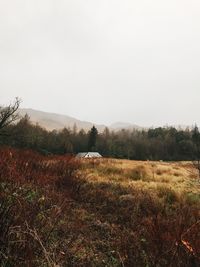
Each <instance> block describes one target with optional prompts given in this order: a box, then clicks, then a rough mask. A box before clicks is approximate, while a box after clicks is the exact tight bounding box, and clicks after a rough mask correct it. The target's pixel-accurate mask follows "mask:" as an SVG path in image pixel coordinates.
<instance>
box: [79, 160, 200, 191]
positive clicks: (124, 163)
mask: <svg viewBox="0 0 200 267" xmlns="http://www.w3.org/2000/svg"><path fill="white" fill-rule="evenodd" d="M191 170H192V164H191V163H189V162H169V163H168V162H158V161H157V162H152V161H131V160H117V159H101V160H84V161H83V169H82V174H84V177H86V179H87V181H88V182H91V183H95V184H99V183H102V182H103V183H109V184H110V183H113V184H120V186H123V187H124V188H129V189H130V188H134V189H144V190H150V191H152V190H155V191H157V188H158V187H159V188H160V187H167V188H171V189H173V190H175V192H176V193H178V194H179V193H180V194H181V193H186V192H188V193H191V192H192V193H197V194H200V187H199V186H197V179H196V177H195V174H194V173H192V171H191Z"/></svg>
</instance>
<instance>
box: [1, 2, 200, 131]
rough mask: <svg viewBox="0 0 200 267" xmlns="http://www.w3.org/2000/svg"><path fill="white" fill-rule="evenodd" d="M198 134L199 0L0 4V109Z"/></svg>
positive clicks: (199, 68) (199, 105)
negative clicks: (16, 102) (15, 105)
mask: <svg viewBox="0 0 200 267" xmlns="http://www.w3.org/2000/svg"><path fill="white" fill-rule="evenodd" d="M15 96H19V97H20V98H21V99H22V101H23V103H22V105H21V107H28V108H34V109H39V110H43V111H50V112H56V113H62V114H66V115H70V116H73V117H76V118H78V119H81V120H88V121H92V122H96V123H104V124H110V123H112V122H116V121H125V122H131V123H135V124H138V125H142V126H152V125H154V126H158V125H166V124H184V125H185V124H189V125H191V124H194V123H195V122H196V123H198V124H199V125H200V1H199V0H98V1H97V0H17V1H16V0H0V102H1V103H0V104H7V103H9V101H10V100H12V99H13V98H14V97H15Z"/></svg>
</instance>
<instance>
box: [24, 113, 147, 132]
mask: <svg viewBox="0 0 200 267" xmlns="http://www.w3.org/2000/svg"><path fill="white" fill-rule="evenodd" d="M19 114H20V116H24V115H25V114H27V115H28V116H29V117H30V120H31V122H32V123H34V124H35V123H38V124H39V125H40V126H41V127H44V128H46V129H47V130H49V131H51V130H54V129H56V130H60V129H62V128H64V127H70V128H73V127H74V125H76V127H77V129H78V130H80V129H84V130H86V131H88V130H90V129H91V127H92V126H93V125H95V127H96V128H97V129H98V131H99V132H102V131H103V130H104V129H105V127H108V128H109V129H111V130H119V129H133V128H136V129H141V128H142V127H139V126H137V125H134V124H131V123H124V122H117V123H113V124H111V125H110V126H107V125H100V124H96V123H92V122H88V121H81V120H78V119H76V118H73V117H70V116H67V115H61V114H56V113H49V112H44V111H39V110H35V109H29V108H24V109H20V110H19Z"/></svg>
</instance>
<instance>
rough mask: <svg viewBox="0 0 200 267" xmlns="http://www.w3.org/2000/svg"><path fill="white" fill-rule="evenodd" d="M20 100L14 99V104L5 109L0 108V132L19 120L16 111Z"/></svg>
mask: <svg viewBox="0 0 200 267" xmlns="http://www.w3.org/2000/svg"><path fill="white" fill-rule="evenodd" d="M20 103H21V100H20V99H19V98H18V97H16V98H15V100H14V102H13V103H11V104H10V105H9V106H7V107H3V106H0V130H2V129H3V128H5V127H6V126H8V125H9V124H11V123H13V122H14V121H16V120H17V119H18V118H19V114H18V113H17V110H18V108H19V105H20Z"/></svg>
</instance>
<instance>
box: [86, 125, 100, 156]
mask: <svg viewBox="0 0 200 267" xmlns="http://www.w3.org/2000/svg"><path fill="white" fill-rule="evenodd" d="M97 136H98V130H97V128H96V127H95V126H93V127H92V128H91V130H90V131H89V138H88V151H95V148H96V142H97Z"/></svg>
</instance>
